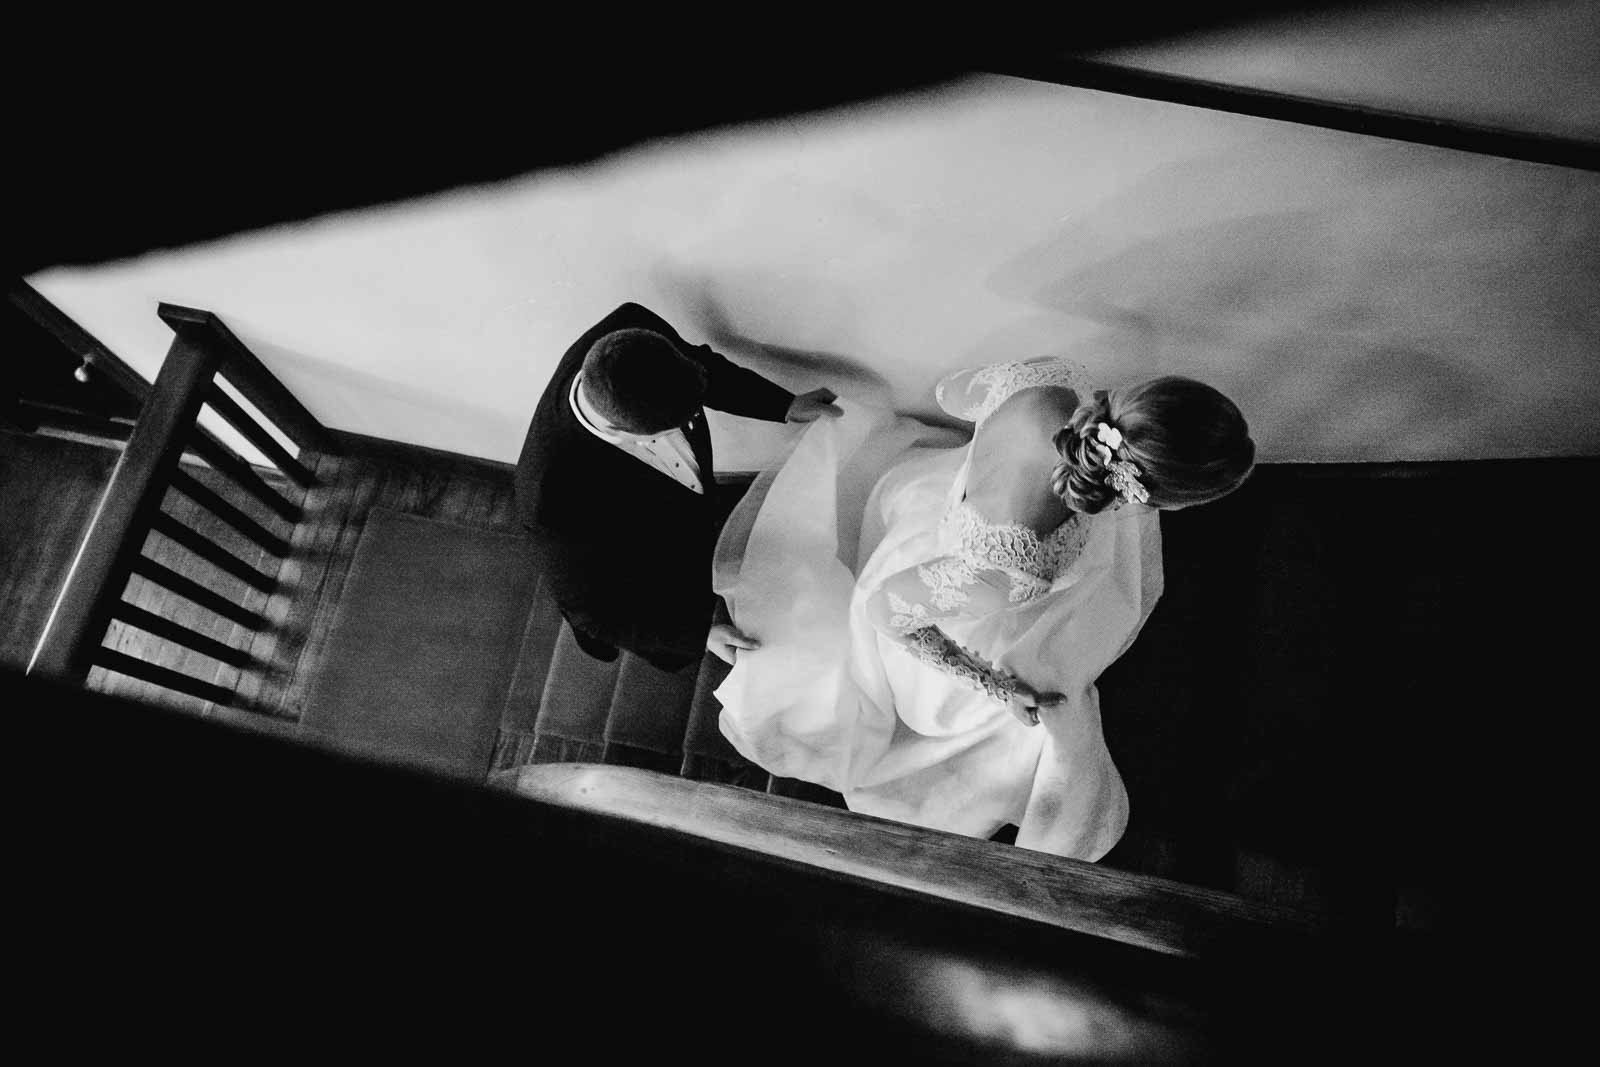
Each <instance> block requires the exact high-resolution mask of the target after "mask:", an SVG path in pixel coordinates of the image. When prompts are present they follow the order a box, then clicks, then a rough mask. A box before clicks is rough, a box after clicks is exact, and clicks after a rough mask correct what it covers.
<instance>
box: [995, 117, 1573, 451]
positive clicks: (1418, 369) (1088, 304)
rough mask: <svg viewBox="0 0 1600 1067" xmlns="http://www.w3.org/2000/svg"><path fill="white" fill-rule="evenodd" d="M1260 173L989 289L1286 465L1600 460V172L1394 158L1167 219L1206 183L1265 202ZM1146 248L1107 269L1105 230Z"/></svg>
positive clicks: (1447, 156) (1071, 246) (1163, 192)
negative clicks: (1599, 415) (1185, 380)
mask: <svg viewBox="0 0 1600 1067" xmlns="http://www.w3.org/2000/svg"><path fill="white" fill-rule="evenodd" d="M1256 148H1257V149H1261V148H1262V146H1256ZM1242 155H1243V156H1246V157H1248V156H1249V155H1250V152H1248V151H1247V152H1244V153H1242ZM1250 168H1251V160H1250V159H1249V158H1240V157H1238V156H1231V157H1227V158H1223V157H1212V158H1211V159H1209V160H1199V161H1196V160H1186V161H1184V162H1183V163H1182V164H1181V166H1180V165H1174V166H1172V167H1168V168H1165V169H1163V170H1160V171H1157V172H1154V173H1152V174H1151V175H1150V176H1149V177H1148V178H1147V179H1146V180H1145V181H1143V182H1141V183H1138V184H1136V185H1134V186H1132V187H1130V188H1129V189H1128V190H1127V191H1125V192H1124V193H1123V194H1121V195H1120V196H1118V197H1117V198H1115V199H1114V200H1112V201H1110V202H1108V203H1106V204H1102V205H1097V207H1096V208H1095V210H1094V212H1093V214H1092V215H1091V216H1089V217H1088V218H1087V219H1085V220H1082V221H1074V222H1072V223H1071V224H1069V225H1067V226H1065V227H1063V228H1061V229H1060V230H1058V231H1057V232H1056V233H1055V234H1054V235H1053V236H1051V237H1050V238H1048V239H1047V240H1045V241H1043V242H1041V243H1040V244H1038V245H1036V246H1034V247H1033V248H1031V249H1028V250H1027V251H1025V252H1024V253H1022V254H1021V255H1019V256H1017V257H1015V258H1014V259H1012V260H1010V261H1009V262H1007V263H1005V264H1004V265H1002V266H1001V267H1000V268H999V269H998V270H997V271H995V272H994V273H993V274H992V275H991V276H990V278H989V287H990V289H991V291H993V292H995V293H997V294H999V295H1001V296H1004V297H1007V298H1009V299H1013V300H1019V301H1023V302H1025V303H1028V304H1031V305H1033V306H1035V307H1039V308H1043V309H1047V310H1048V311H1049V312H1051V313H1055V314H1059V315H1066V316H1071V317H1074V318H1076V319H1078V320H1080V321H1087V322H1090V323H1094V324H1097V325H1099V326H1100V327H1102V332H1101V334H1100V335H1099V336H1098V337H1096V338H1094V339H1093V340H1091V341H1090V342H1087V344H1086V345H1085V347H1086V348H1092V349H1095V350H1097V351H1098V352H1099V353H1100V356H1099V359H1098V360H1097V361H1098V362H1100V363H1101V364H1102V365H1103V364H1104V362H1105V358H1106V353H1108V352H1109V353H1113V354H1114V355H1115V357H1116V358H1115V366H1116V367H1117V368H1118V371H1119V373H1118V378H1119V380H1121V379H1123V377H1124V376H1123V375H1122V373H1121V371H1122V370H1123V369H1124V368H1127V369H1128V370H1130V371H1132V370H1133V369H1134V368H1137V373H1132V374H1130V375H1128V376H1127V377H1128V379H1129V380H1136V379H1137V378H1138V377H1140V376H1146V375H1148V374H1153V373H1171V372H1177V373H1185V374H1191V375H1193V376H1195V377H1198V378H1202V379H1204V380H1207V381H1210V382H1212V383H1213V384H1215V385H1217V386H1218V387H1219V388H1221V389H1223V390H1224V391H1225V392H1227V393H1229V395H1231V396H1233V397H1234V399H1235V400H1237V401H1238V403H1239V405H1240V407H1241V408H1242V409H1243V410H1244V412H1245V414H1246V417H1247V418H1249V419H1250V421H1251V424H1252V427H1253V429H1254V430H1255V435H1256V437H1257V440H1258V442H1260V443H1261V444H1262V446H1263V454H1264V456H1265V457H1267V458H1271V459H1304V460H1319V459H1328V460H1333V459H1338V460H1393V459H1413V458H1415V459H1426V458H1430V457H1436V456H1439V455H1453V454H1460V453H1461V452H1462V451H1463V448H1462V443H1463V442H1467V443H1468V446H1467V448H1466V451H1467V452H1469V453H1471V454H1474V455H1476V456H1482V457H1492V456H1535V455H1553V454H1592V453H1594V452H1595V451H1597V450H1600V421H1597V420H1595V419H1594V418H1593V417H1592V414H1591V413H1592V412H1593V411H1594V410H1596V408H1597V407H1600V373H1597V371H1596V369H1595V366H1594V364H1593V362H1592V353H1593V351H1594V350H1595V349H1596V347H1597V346H1600V315H1597V313H1596V309H1595V302H1594V299H1593V298H1594V294H1595V293H1596V292H1600V210H1597V206H1600V181H1597V180H1595V177H1594V176H1593V175H1586V174H1576V173H1574V174H1572V175H1568V176H1565V178H1566V180H1564V181H1563V180H1560V179H1561V177H1562V176H1561V175H1559V173H1557V172H1553V171H1552V170H1551V169H1549V168H1538V167H1528V166H1521V165H1513V164H1506V163H1504V162H1503V161H1497V160H1481V159H1471V158H1465V159H1464V158H1462V157H1460V156H1458V155H1456V154H1453V153H1448V152H1443V151H1439V152H1429V153H1426V154H1425V156H1424V158H1422V159H1421V160H1420V161H1419V159H1418V154H1417V153H1416V152H1410V153H1405V152H1396V151H1394V150H1392V149H1389V148H1379V149H1373V150H1370V151H1366V152H1363V153H1360V154H1359V155H1358V156H1357V157H1356V158H1355V160H1354V161H1353V162H1352V161H1346V162H1343V163H1341V164H1339V166H1338V167H1330V169H1329V172H1327V173H1322V174H1319V175H1317V178H1318V184H1317V185H1316V186H1315V187H1310V188H1306V189H1304V190H1303V191H1299V190H1293V187H1288V188H1291V190H1292V191H1291V193H1290V194H1289V195H1284V193H1283V192H1282V189H1283V188H1284V187H1283V186H1281V183H1279V184H1278V185H1277V186H1274V185H1273V184H1272V183H1271V182H1269V184H1268V186H1267V188H1268V189H1270V190H1271V193H1272V195H1273V196H1274V197H1275V198H1276V200H1277V204H1276V205H1272V206H1273V209H1272V210H1262V211H1258V212H1253V213H1252V212H1249V211H1248V208H1247V207H1246V206H1245V205H1243V204H1241V203H1238V202H1237V197H1238V194H1237V193H1227V192H1223V193H1221V195H1220V197H1219V199H1220V200H1221V201H1222V202H1223V204H1224V210H1232V211H1242V213H1240V214H1237V215H1235V216H1234V217H1226V218H1221V219H1217V220H1215V221H1207V222H1201V223H1199V224H1194V223H1185V222H1184V221H1182V220H1181V219H1179V218H1176V217H1174V218H1162V216H1163V215H1168V216H1173V215H1175V213H1176V212H1177V211H1178V210H1181V208H1182V206H1183V204H1184V203H1185V202H1188V203H1191V204H1192V202H1193V187H1194V186H1195V185H1196V184H1197V183H1198V184H1203V185H1207V186H1217V187H1218V188H1219V189H1228V188H1230V187H1232V188H1237V187H1238V186H1241V185H1243V186H1247V187H1248V186H1250V185H1252V184H1253V185H1254V186H1255V187H1257V188H1262V183H1261V180H1260V178H1259V176H1253V175H1252V174H1250V173H1248V172H1249V170H1250ZM1553 177H1555V178H1556V179H1557V180H1555V181H1552V178H1553ZM1299 184H1300V185H1306V182H1305V180H1304V179H1301V181H1300V183H1299ZM1230 199H1231V200H1235V201H1236V202H1235V203H1234V205H1233V207H1232V208H1231V209H1229V208H1228V207H1227V202H1228V201H1229V200H1230ZM1265 199H1267V198H1266V197H1265V196H1264V197H1263V200H1265ZM1296 199H1299V200H1300V201H1301V203H1299V204H1296V203H1294V201H1295V200H1296ZM1142 233H1153V234H1154V236H1150V237H1147V238H1144V239H1137V238H1136V239H1135V240H1133V242H1132V243H1131V244H1130V243H1127V242H1126V240H1124V241H1122V242H1120V244H1121V247H1120V250H1119V251H1116V252H1115V253H1114V254H1112V255H1109V256H1104V257H1102V258H1094V257H1095V256H1096V253H1097V251H1098V250H1100V249H1103V248H1105V247H1106V246H1107V243H1108V242H1107V234H1134V235H1138V234H1142Z"/></svg>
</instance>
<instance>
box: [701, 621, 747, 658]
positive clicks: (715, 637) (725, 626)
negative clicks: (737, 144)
mask: <svg viewBox="0 0 1600 1067" xmlns="http://www.w3.org/2000/svg"><path fill="white" fill-rule="evenodd" d="M760 647H761V642H760V641H757V640H756V639H755V638H753V637H751V636H750V635H748V634H746V633H742V632H741V631H740V630H739V629H738V628H736V627H735V626H734V625H733V624H732V623H731V622H719V623H717V624H716V625H714V626H712V627H711V632H710V633H708V634H706V648H707V649H708V650H710V652H711V654H712V655H713V656H716V657H717V658H718V659H720V660H722V662H724V663H727V664H730V665H731V664H732V663H733V658H734V657H735V656H737V655H738V654H739V653H738V650H739V649H741V648H749V649H757V648H760Z"/></svg>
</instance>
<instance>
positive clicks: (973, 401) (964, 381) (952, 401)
mask: <svg viewBox="0 0 1600 1067" xmlns="http://www.w3.org/2000/svg"><path fill="white" fill-rule="evenodd" d="M1085 378H1086V374H1085V371H1084V368H1083V367H1082V365H1081V364H1078V363H1074V362H1072V361H1071V360H1066V359H1061V358H1058V357H1055V356H1046V357H1042V358H1039V359H1030V360H1025V361H1023V362H1020V363H994V364H991V365H989V366H987V367H978V368H976V369H974V370H963V371H957V372H956V373H954V374H952V375H950V376H948V377H946V378H945V379H944V380H943V381H941V382H940V383H939V384H938V385H937V386H935V387H934V398H935V399H936V400H938V402H939V406H940V407H941V408H943V409H944V410H945V411H947V412H949V413H950V414H952V415H954V416H955V417H956V418H958V419H966V420H968V421H970V422H978V423H981V422H982V421H983V420H984V419H987V418H988V417H989V416H990V415H992V414H994V411H995V409H996V408H998V407H999V406H1000V405H1001V404H1004V403H1005V402H1006V401H1007V400H1009V399H1010V398H1011V397H1012V395H1013V394H1015V393H1017V392H1019V391H1021V390H1023V389H1031V388H1033V387H1035V386H1041V385H1060V386H1065V387H1066V388H1068V389H1073V390H1075V391H1077V392H1078V393H1079V394H1080V395H1082V394H1083V393H1084V389H1085V386H1084V381H1085Z"/></svg>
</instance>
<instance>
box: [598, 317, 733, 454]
mask: <svg viewBox="0 0 1600 1067" xmlns="http://www.w3.org/2000/svg"><path fill="white" fill-rule="evenodd" d="M705 391H706V372H705V370H704V368H702V367H701V366H700V364H698V363H696V362H695V361H694V360H692V359H690V358H689V357H688V356H685V355H684V354H683V353H682V352H680V351H678V348H677V346H676V345H674V344H673V343H672V342H671V341H669V340H667V339H666V338H665V337H663V336H661V335H660V334H659V333H655V332H654V331H651V330H616V331H614V332H612V333H608V334H606V335H605V336H604V337H602V338H600V339H599V340H598V341H596V342H595V343H594V344H593V345H591V346H590V348H589V352H588V355H586V356H585V357H584V360H583V393H584V397H585V399H587V400H588V401H589V403H590V404H592V405H594V408H595V410H596V411H598V412H599V413H600V414H601V415H602V416H604V417H605V419H606V420H607V421H608V422H610V423H611V424H612V425H613V426H615V427H617V428H618V429H620V430H626V431H627V432H629V433H637V434H653V433H660V432H662V431H663V430H670V429H672V428H673V427H674V426H682V425H683V424H684V422H686V421H687V420H688V418H689V416H691V415H693V414H694V413H695V412H696V411H698V410H699V408H700V402H701V399H702V398H703V397H704V396H705Z"/></svg>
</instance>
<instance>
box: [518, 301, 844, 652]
mask: <svg viewBox="0 0 1600 1067" xmlns="http://www.w3.org/2000/svg"><path fill="white" fill-rule="evenodd" d="M834 399H835V397H834V394H833V393H832V392H831V391H830V390H827V389H815V390H812V391H811V392H809V393H802V394H800V395H799V396H796V395H795V394H793V393H790V392H789V391H788V390H787V389H783V388H781V387H780V386H777V385H774V384H773V383H772V382H769V381H767V380H766V379H765V378H763V377H761V376H760V375H759V374H756V373H754V372H753V371H749V370H746V369H744V368H743V367H738V366H735V365H734V364H732V363H730V362H728V360H727V359H725V358H724V357H723V356H721V355H719V354H717V353H716V352H714V351H712V350H711V348H710V347H709V346H707V345H698V346H692V345H690V344H688V343H687V342H686V341H684V339H683V338H682V337H680V336H678V332H677V331H676V330H674V329H673V328H672V327H671V326H670V325H668V324H667V322H666V320H665V319H663V318H661V317H660V316H659V315H657V314H656V313H655V312H653V311H650V310H648V309H646V308H644V307H641V306H640V305H638V304H624V305H622V306H621V307H620V308H618V309H617V310H616V311H613V312H612V313H611V314H610V315H607V316H606V317H605V318H604V319H602V320H601V321H600V322H599V323H597V324H596V325H595V326H593V327H592V328H591V329H590V330H589V331H588V332H587V333H585V334H584V335H583V336H582V337H580V338H578V340H577V341H575V342H574V343H573V345H572V347H571V348H569V349H567V353H566V355H564V356H563V357H562V358H561V362H560V363H559V364H558V365H557V367H556V370H555V374H554V375H553V376H552V377H551V379H550V384H549V385H548V386H547V387H546V388H545V391H544V395H543V396H542V397H541V398H540V400H539V406H538V408H537V409H536V410H535V412H534V415H533V421H532V423H531V424H530V425H529V427H528V437H527V440H526V441H525V442H524V443H523V446H522V456H521V458H519V459H518V460H517V472H516V498H517V509H518V512H519V514H520V516H521V518H522V523H523V525H524V526H526V527H527V528H528V530H529V532H530V533H531V534H532V536H533V542H534V546H535V551H536V553H537V555H538V557H539V559H540V562H541V563H542V565H543V569H544V574H545V575H546V578H547V580H548V582H549V587H550V589H551V591H552V592H553V594H554V596H555V600H556V603H557V604H558V605H559V606H560V608H561V614H562V615H563V617H565V618H566V620H567V623H568V625H569V626H571V628H572V632H573V636H574V637H576V638H577V641H578V644H579V646H580V647H581V648H583V650H584V651H585V652H587V653H589V655H591V656H594V657H595V658H597V659H601V660H613V659H615V658H616V657H617V650H618V649H619V648H625V649H628V650H629V651H631V652H634V653H636V654H637V655H639V656H642V657H643V658H644V659H646V660H648V661H649V662H651V663H652V664H654V665H655V666H657V667H660V668H661V669H663V670H669V671H672V670H678V669H681V668H683V667H685V666H687V665H689V664H690V663H693V662H695V661H697V660H698V659H699V658H700V656H701V654H702V653H703V652H704V650H705V649H706V647H707V634H708V630H710V629H711V616H712V611H713V608H714V607H720V605H718V603H717V598H716V597H715V596H714V595H713V593H712V592H711V580H710V579H711V554H712V549H713V548H714V547H715V544H716V537H717V532H718V530H719V529H720V527H721V524H722V521H723V520H724V519H725V518H726V517H727V513H728V511H729V510H730V509H731V508H732V504H733V500H732V499H729V498H728V494H727V493H726V492H725V491H724V492H719V487H718V486H717V484H716V481H715V478H714V473H715V472H714V468H713V467H712V456H711V434H710V431H709V430H708V429H707V427H706V418H705V411H704V410H703V409H704V408H707V407H709V408H715V409H717V410H718V411H727V412H731V413H733V414H735V415H745V416H748V417H750V418H756V419H765V420H767V421H769V422H783V421H789V422H811V421H813V420H815V419H817V418H819V417H822V416H828V417H837V416H838V415H839V414H840V410H839V408H838V407H837V406H836V405H835V404H834V403H833V401H834ZM717 629H718V632H717V634H715V635H713V637H714V638H716V639H717V643H719V644H733V645H734V646H735V647H754V642H753V641H749V640H748V639H745V638H743V637H742V636H741V635H739V634H738V633H737V631H734V630H733V629H732V628H731V627H729V626H726V625H723V624H719V626H718V628H717ZM725 658H726V657H725Z"/></svg>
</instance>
